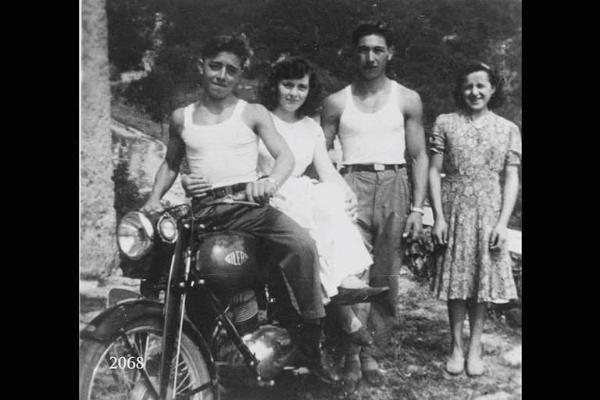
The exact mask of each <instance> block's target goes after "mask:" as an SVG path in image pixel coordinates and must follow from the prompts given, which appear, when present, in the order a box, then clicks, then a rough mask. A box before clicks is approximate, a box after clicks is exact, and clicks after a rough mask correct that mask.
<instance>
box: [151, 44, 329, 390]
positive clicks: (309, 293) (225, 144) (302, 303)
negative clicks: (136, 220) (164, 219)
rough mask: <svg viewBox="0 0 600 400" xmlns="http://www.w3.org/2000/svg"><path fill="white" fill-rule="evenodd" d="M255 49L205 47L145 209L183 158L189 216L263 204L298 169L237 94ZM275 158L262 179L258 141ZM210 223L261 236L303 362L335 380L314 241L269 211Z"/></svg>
mask: <svg viewBox="0 0 600 400" xmlns="http://www.w3.org/2000/svg"><path fill="white" fill-rule="evenodd" d="M249 54H250V50H249V48H248V46H247V44H246V42H245V40H244V39H243V38H238V37H235V36H225V35H224V36H217V37H215V38H212V39H210V40H209V41H208V42H207V43H206V44H205V46H204V48H203V51H202V57H201V59H200V61H199V70H200V73H201V75H202V87H203V91H202V93H201V95H200V96H199V99H198V101H197V102H195V103H192V104H190V105H188V106H187V107H183V108H179V109H177V110H175V111H174V113H173V115H172V118H171V123H170V127H169V143H168V146H167V154H166V158H165V161H164V162H163V163H162V165H161V166H160V168H159V170H158V172H157V174H156V178H155V183H154V187H153V189H152V193H151V195H150V198H149V199H148V201H147V202H146V204H145V205H144V207H143V208H142V210H143V211H146V212H149V213H152V212H157V211H161V210H162V206H161V204H160V199H161V198H162V196H163V195H164V194H165V193H166V192H167V191H168V190H169V188H170V187H171V186H172V185H173V182H174V181H175V178H176V177H177V174H178V172H179V168H180V164H181V162H182V160H183V157H186V159H187V164H188V168H189V170H190V174H188V175H184V176H183V177H182V184H183V186H184V188H185V190H186V192H187V193H188V195H190V196H192V209H193V210H194V212H199V213H200V212H202V211H201V210H202V207H201V205H202V203H203V202H204V201H206V200H212V199H214V198H218V197H224V196H226V195H229V194H236V193H240V192H245V193H246V197H247V199H248V200H251V201H253V200H254V201H258V202H266V201H268V199H269V198H270V197H271V196H272V195H273V194H274V193H275V192H276V191H277V188H278V187H279V185H281V184H282V183H283V182H284V181H285V180H286V179H287V177H288V176H289V174H290V173H291V171H292V169H293V167H294V159H293V154H292V153H291V151H290V149H289V148H288V147H287V145H286V144H285V141H284V140H283V138H282V137H281V136H279V134H278V133H277V131H276V130H275V127H274V126H273V122H272V120H271V117H270V115H269V112H268V111H267V110H266V109H265V108H264V107H263V106H262V105H258V104H248V103H246V102H245V101H244V100H242V99H239V98H238V97H237V96H235V94H234V89H235V87H236V86H237V84H238V83H239V82H240V80H241V77H242V72H243V67H244V64H245V62H246V60H247V59H248V57H249ZM259 137H260V138H261V139H262V141H263V142H264V144H265V145H266V147H267V149H268V150H269V152H270V153H271V154H272V155H273V157H274V158H275V166H274V167H273V170H272V172H271V175H270V176H269V177H267V178H264V179H260V180H257V178H258V177H257V172H256V166H257V158H258V138H259ZM210 221H211V222H210V223H214V224H216V225H219V226H221V227H222V228H223V229H227V230H238V231H244V232H248V233H250V234H252V235H254V236H256V237H258V238H259V239H260V240H261V241H262V242H263V243H264V244H265V245H266V249H268V254H269V256H270V257H272V261H273V262H274V264H275V265H277V266H279V268H280V271H281V272H282V277H283V279H284V280H285V283H286V284H285V285H284V286H285V287H287V288H288V295H289V298H290V299H291V303H292V305H293V306H294V308H295V309H296V311H297V312H298V314H299V316H300V319H301V326H300V331H301V335H300V336H301V339H302V341H301V344H300V353H299V355H300V356H301V359H302V360H303V361H304V364H305V365H306V366H307V367H309V369H310V370H311V371H312V372H313V373H315V375H317V376H318V377H319V378H321V379H322V380H324V381H331V380H333V379H334V377H333V375H332V374H331V372H330V371H329V370H327V369H326V368H325V367H324V364H323V358H322V352H321V349H320V338H321V332H322V328H321V324H320V322H321V319H322V318H323V317H324V316H325V310H324V307H323V302H322V292H321V281H320V278H319V270H320V266H319V261H318V255H317V250H316V247H315V243H314V241H313V240H312V239H311V238H310V236H309V235H308V232H307V231H306V230H305V229H303V228H301V227H300V226H299V225H298V224H296V222H294V221H293V220H292V219H291V218H289V217H287V216H286V215H285V214H283V213H281V212H279V211H278V210H276V209H275V208H272V207H270V206H264V207H246V206H244V205H239V204H229V205H228V204H222V205H218V206H217V208H216V209H215V210H214V213H213V214H211V220H210Z"/></svg>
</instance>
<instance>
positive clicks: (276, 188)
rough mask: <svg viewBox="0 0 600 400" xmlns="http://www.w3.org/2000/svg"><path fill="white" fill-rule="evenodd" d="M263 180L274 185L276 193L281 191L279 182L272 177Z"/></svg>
mask: <svg viewBox="0 0 600 400" xmlns="http://www.w3.org/2000/svg"><path fill="white" fill-rule="evenodd" d="M262 180H263V181H267V182H270V183H272V184H273V185H274V186H275V191H278V190H279V184H277V181H276V180H275V179H273V178H271V177H270V176H268V177H266V178H263V179H262Z"/></svg>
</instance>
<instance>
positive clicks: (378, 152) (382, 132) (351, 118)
mask: <svg viewBox="0 0 600 400" xmlns="http://www.w3.org/2000/svg"><path fill="white" fill-rule="evenodd" d="M391 84H392V87H391V88H390V93H389V96H388V99H387V101H386V102H385V104H384V105H383V107H381V108H380V109H379V110H378V111H376V112H374V113H365V112H362V111H360V110H359V109H358V108H357V107H356V105H355V104H354V99H353V98H352V89H351V85H348V86H346V88H345V89H344V92H345V93H346V105H345V107H344V111H343V112H342V115H341V117H340V126H339V130H338V134H339V136H340V143H341V145H342V162H343V163H344V164H373V163H380V164H403V163H404V162H405V160H404V150H405V148H406V144H405V137H404V116H403V115H402V113H401V112H400V108H399V105H398V88H399V85H398V83H397V82H396V81H391Z"/></svg>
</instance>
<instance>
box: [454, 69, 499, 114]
mask: <svg viewBox="0 0 600 400" xmlns="http://www.w3.org/2000/svg"><path fill="white" fill-rule="evenodd" d="M477 71H485V72H486V73H487V75H488V78H489V80H490V83H491V84H492V86H493V87H494V88H495V89H496V91H495V92H494V94H493V95H492V97H491V98H490V101H489V103H488V105H487V106H488V108H489V109H490V110H491V109H494V108H498V107H500V106H502V104H504V90H503V89H504V84H503V81H502V79H501V78H500V76H499V75H498V73H496V71H494V70H493V69H492V68H491V67H490V66H489V65H487V64H485V63H482V62H471V63H469V64H467V65H466V66H465V67H464V68H463V69H461V70H460V71H459V73H458V74H457V75H456V81H455V84H454V92H453V95H454V101H455V103H456V106H457V107H458V108H460V109H461V110H463V111H467V110H468V107H467V104H466V103H465V99H464V97H463V89H462V88H463V85H464V83H465V78H466V77H467V75H469V74H472V73H473V72H477Z"/></svg>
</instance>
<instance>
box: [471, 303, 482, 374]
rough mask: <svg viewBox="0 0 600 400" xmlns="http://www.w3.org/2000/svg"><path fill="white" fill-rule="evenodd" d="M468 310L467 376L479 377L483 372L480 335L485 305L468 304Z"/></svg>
mask: <svg viewBox="0 0 600 400" xmlns="http://www.w3.org/2000/svg"><path fill="white" fill-rule="evenodd" d="M468 309H469V327H470V330H471V340H470V343H469V353H468V356H467V374H469V375H471V376H479V375H481V374H483V371H484V364H483V358H482V356H483V354H482V347H481V334H482V333H483V325H484V322H485V303H475V302H473V303H470V304H469V306H468Z"/></svg>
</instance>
